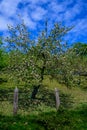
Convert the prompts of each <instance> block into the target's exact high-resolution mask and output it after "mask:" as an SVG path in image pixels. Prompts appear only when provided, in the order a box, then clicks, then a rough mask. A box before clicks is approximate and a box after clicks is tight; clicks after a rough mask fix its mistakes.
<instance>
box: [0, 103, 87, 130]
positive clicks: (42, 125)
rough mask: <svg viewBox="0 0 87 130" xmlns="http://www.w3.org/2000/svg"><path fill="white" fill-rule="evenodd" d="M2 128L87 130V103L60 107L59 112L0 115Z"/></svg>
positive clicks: (4, 129) (2, 129)
mask: <svg viewBox="0 0 87 130" xmlns="http://www.w3.org/2000/svg"><path fill="white" fill-rule="evenodd" d="M0 129H1V130H86V129H87V105H82V106H81V107H79V108H77V109H75V110H67V109H63V108H60V109H59V111H58V112H56V111H48V112H40V113H38V114H32V113H30V114H28V115H26V116H21V115H17V116H15V117H13V116H3V115H0Z"/></svg>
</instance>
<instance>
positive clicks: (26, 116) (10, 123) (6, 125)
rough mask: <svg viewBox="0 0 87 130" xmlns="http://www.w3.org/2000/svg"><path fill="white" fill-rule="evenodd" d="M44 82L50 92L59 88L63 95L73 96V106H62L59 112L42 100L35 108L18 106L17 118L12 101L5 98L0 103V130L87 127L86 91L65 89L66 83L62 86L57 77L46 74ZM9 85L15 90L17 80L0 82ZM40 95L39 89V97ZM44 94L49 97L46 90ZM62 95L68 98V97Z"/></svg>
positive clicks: (82, 129) (81, 129)
mask: <svg viewBox="0 0 87 130" xmlns="http://www.w3.org/2000/svg"><path fill="white" fill-rule="evenodd" d="M43 85H44V86H45V87H47V89H48V90H49V92H50V91H51V90H52V91H54V88H58V89H59V92H60V94H61V92H62V93H63V94H65V95H69V96H71V97H72V98H71V99H72V100H73V106H72V107H71V108H65V107H63V106H60V108H59V110H58V112H57V111H56V109H55V107H51V106H50V104H49V102H48V105H45V104H44V103H41V104H39V105H38V106H36V107H35V108H33V107H34V106H32V107H31V108H30V107H29V109H19V111H18V115H17V116H15V117H14V116H13V104H12V103H11V102H8V101H4V102H1V103H0V130H87V91H84V90H82V89H81V88H77V87H74V88H71V89H70V88H66V86H65V85H60V84H59V83H58V82H57V81H56V80H49V78H47V77H46V78H45V79H44V81H43ZM10 88H11V89H14V88H15V83H13V82H10V81H8V82H4V83H2V84H0V89H10ZM20 89H21V86H19V90H20ZM42 92H43V90H42ZM41 94H42V93H41V92H39V94H38V96H41ZM65 95H63V96H65ZM45 96H46V97H47V96H48V95H47V93H46V94H45ZM26 97H27V95H26ZM47 98H48V99H49V97H47ZM50 98H51V97H50ZM63 98H64V100H65V97H63ZM26 100H27V99H26ZM50 101H51V100H50ZM24 102H25V101H24ZM34 103H35V102H34ZM28 104H29V103H28Z"/></svg>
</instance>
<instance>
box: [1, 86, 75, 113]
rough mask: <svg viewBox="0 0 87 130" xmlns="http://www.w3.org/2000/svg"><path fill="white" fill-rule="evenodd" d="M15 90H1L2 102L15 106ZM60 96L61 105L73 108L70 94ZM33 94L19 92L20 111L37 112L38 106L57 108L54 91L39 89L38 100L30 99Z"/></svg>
mask: <svg viewBox="0 0 87 130" xmlns="http://www.w3.org/2000/svg"><path fill="white" fill-rule="evenodd" d="M13 94H14V93H13V90H12V89H7V90H3V89H2V90H0V100H1V101H3V100H7V101H8V102H10V103H11V104H13ZM59 94H60V103H61V106H62V107H64V108H71V107H72V105H73V98H72V97H71V95H69V94H64V93H62V92H60V93H59ZM30 96H31V93H30V90H24V89H21V90H19V101H18V106H19V109H22V110H25V111H26V110H28V109H30V110H36V109H38V106H47V107H51V108H55V94H54V91H53V90H49V89H47V88H45V87H43V88H41V89H39V91H38V94H37V97H36V99H31V98H30Z"/></svg>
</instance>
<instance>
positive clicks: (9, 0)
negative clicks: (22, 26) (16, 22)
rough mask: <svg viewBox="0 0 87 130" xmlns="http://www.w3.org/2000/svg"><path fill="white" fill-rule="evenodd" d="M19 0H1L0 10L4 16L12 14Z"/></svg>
mask: <svg viewBox="0 0 87 130" xmlns="http://www.w3.org/2000/svg"><path fill="white" fill-rule="evenodd" d="M20 1H21V0H3V1H2V2H1V3H0V12H1V13H2V14H3V15H5V17H9V16H12V15H14V14H15V13H16V9H17V5H18V3H19V2H20Z"/></svg>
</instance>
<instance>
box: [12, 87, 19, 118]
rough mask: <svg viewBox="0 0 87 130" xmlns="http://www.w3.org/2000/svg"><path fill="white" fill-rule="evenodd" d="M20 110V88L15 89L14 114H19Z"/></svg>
mask: <svg viewBox="0 0 87 130" xmlns="http://www.w3.org/2000/svg"><path fill="white" fill-rule="evenodd" d="M17 111H18V88H17V87H16V88H15V90H14V101H13V115H14V116H15V115H17Z"/></svg>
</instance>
